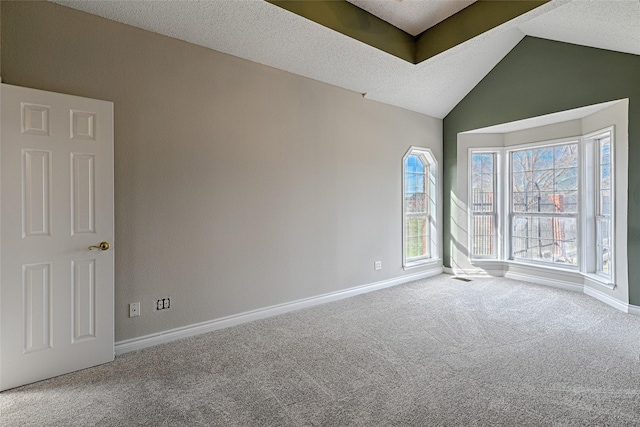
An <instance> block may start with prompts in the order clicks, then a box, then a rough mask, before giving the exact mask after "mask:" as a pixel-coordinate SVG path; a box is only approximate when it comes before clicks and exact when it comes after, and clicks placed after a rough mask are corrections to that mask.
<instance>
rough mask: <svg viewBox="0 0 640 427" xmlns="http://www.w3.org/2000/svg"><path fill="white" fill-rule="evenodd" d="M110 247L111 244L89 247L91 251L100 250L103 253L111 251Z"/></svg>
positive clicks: (104, 243)
mask: <svg viewBox="0 0 640 427" xmlns="http://www.w3.org/2000/svg"><path fill="white" fill-rule="evenodd" d="M109 247H110V246H109V242H102V243H100V244H99V245H97V246H89V250H90V251H91V250H93V249H100V250H101V251H107V250H109Z"/></svg>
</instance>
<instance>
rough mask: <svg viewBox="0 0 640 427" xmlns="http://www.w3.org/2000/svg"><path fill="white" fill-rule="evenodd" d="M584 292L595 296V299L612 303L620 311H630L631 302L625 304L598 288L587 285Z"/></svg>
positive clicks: (608, 303)
mask: <svg viewBox="0 0 640 427" xmlns="http://www.w3.org/2000/svg"><path fill="white" fill-rule="evenodd" d="M584 293H585V295H589V296H590V297H593V298H595V299H597V300H598V301H601V302H603V303H605V304H607V305H610V306H611V307H613V308H617V309H618V310H620V311H624V312H625V313H629V304H625V303H623V302H622V301H618V300H617V299H615V298H612V297H610V296H609V295H607V294H605V293H604V292H600V291H599V290H597V289H594V288H591V287H589V286H585V287H584Z"/></svg>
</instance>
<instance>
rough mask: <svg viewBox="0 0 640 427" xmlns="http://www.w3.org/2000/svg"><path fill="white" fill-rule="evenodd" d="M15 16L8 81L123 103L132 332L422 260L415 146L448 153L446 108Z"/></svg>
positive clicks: (120, 236) (262, 303)
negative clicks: (412, 106) (411, 162)
mask: <svg viewBox="0 0 640 427" xmlns="http://www.w3.org/2000/svg"><path fill="white" fill-rule="evenodd" d="M1 17H2V79H3V82H5V83H9V84H14V85H20V86H28V87H33V88H37V89H44V90H49V91H55V92H63V93H69V94H73V95H80V96H86V97H91V98H98V99H104V100H109V101H113V102H114V103H115V165H116V166H115V168H116V170H115V177H116V178H115V180H116V181H115V203H116V212H115V214H116V216H115V217H116V243H115V249H116V301H115V302H116V340H117V341H120V340H124V339H129V338H133V337H138V336H142V335H146V334H150V333H155V332H159V331H163V330H167V329H171V328H175V327H180V326H184V325H189V324H193V323H197V322H202V321H207V320H211V319H215V318H220V317H223V316H228V315H232V314H236V313H241V312H245V311H248V310H253V309H257V308H261V307H267V306H271V305H274V304H279V303H284V302H288V301H293V300H297V299H301V298H306V297H311V296H315V295H320V294H324V293H328V292H333V291H338V290H342V289H346V288H350V287H354V286H359V285H364V284H369V283H374V282H378V281H382V280H387V279H391V278H396V277H399V276H402V275H404V274H406V272H405V271H403V270H402V252H401V231H402V226H401V159H402V156H403V155H404V153H405V152H406V151H407V149H408V148H409V147H410V146H412V145H416V146H423V147H428V148H431V149H432V150H433V152H434V154H435V155H436V157H437V158H438V160H441V159H442V155H441V141H442V121H441V120H436V119H433V118H430V117H427V116H424V115H421V114H417V113H412V112H408V111H406V110H402V109H399V108H395V107H390V106H386V105H383V104H379V103H375V102H371V101H367V100H364V99H363V98H362V96H361V95H359V94H356V93H352V92H349V91H346V90H343V89H339V88H336V87H333V86H329V85H325V84H322V83H319V82H316V81H312V80H309V79H306V78H302V77H298V76H295V75H291V74H288V73H285V72H282V71H279V70H275V69H272V68H268V67H265V66H261V65H258V64H255V63H252V62H249V61H245V60H242V59H238V58H235V57H232V56H229V55H226V54H222V53H218V52H214V51H211V50H208V49H204V48H201V47H197V46H194V45H190V44H188V43H184V42H181V41H178V40H174V39H170V38H166V37H162V36H159V35H156V34H152V33H149V32H146V31H143V30H140V29H136V28H132V27H128V26H125V25H121V24H118V23H115V22H113V21H108V20H105V19H102V18H98V17H95V16H91V15H87V14H84V13H82V12H78V11H75V10H72V9H68V8H65V7H62V6H59V5H54V4H50V3H41V2H37V3H33V2H15V3H14V2H2V13H1ZM375 260H381V261H382V264H383V269H382V270H381V271H374V270H373V263H374V261H375ZM418 271H420V270H418ZM411 272H412V273H414V272H415V271H411ZM166 296H169V297H172V308H171V309H170V310H168V311H166V312H152V311H151V307H152V306H153V300H154V299H156V298H162V297H166ZM135 301H141V302H142V310H141V311H142V316H141V317H139V318H134V319H129V318H128V317H127V313H128V311H127V310H128V308H127V304H128V303H130V302H135Z"/></svg>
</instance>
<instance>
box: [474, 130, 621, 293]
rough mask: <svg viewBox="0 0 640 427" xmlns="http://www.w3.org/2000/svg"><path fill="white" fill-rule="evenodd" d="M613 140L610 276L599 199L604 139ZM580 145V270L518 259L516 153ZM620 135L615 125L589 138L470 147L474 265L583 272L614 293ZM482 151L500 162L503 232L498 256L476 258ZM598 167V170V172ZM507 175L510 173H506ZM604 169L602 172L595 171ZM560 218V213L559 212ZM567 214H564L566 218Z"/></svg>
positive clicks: (498, 180) (500, 225)
mask: <svg viewBox="0 0 640 427" xmlns="http://www.w3.org/2000/svg"><path fill="white" fill-rule="evenodd" d="M607 136H608V137H609V138H610V147H611V148H610V159H611V160H610V168H611V170H610V177H611V201H610V203H611V214H610V215H609V219H610V229H609V233H610V236H609V237H610V241H609V245H608V247H609V250H610V252H609V253H610V256H611V260H610V266H609V271H610V274H606V273H604V272H602V271H600V270H601V268H599V267H600V265H601V263H600V262H599V260H598V259H597V251H596V247H597V244H596V243H597V238H598V236H597V218H598V216H599V215H598V212H597V211H596V209H597V206H598V204H599V203H596V198H597V197H599V196H600V186H599V180H598V179H597V176H599V167H600V166H599V165H600V163H599V145H598V142H599V140H601V139H603V138H605V137H607ZM576 142H577V143H578V162H579V163H578V165H579V166H578V169H579V171H578V174H579V182H578V195H579V196H578V204H579V209H578V212H577V213H576V214H575V215H574V214H572V215H573V216H575V218H576V221H577V227H578V236H577V239H578V243H577V244H578V254H577V257H578V261H577V262H578V263H577V266H575V267H574V266H571V265H568V264H560V265H557V264H555V263H549V262H544V261H542V262H541V261H536V260H529V259H521V258H516V259H514V257H513V254H512V248H511V242H512V223H513V212H512V200H511V199H512V170H513V166H512V165H511V153H513V152H515V151H521V150H525V149H531V148H542V147H546V146H555V145H566V144H571V143H576ZM614 150H615V133H614V127H613V126H611V127H607V128H604V129H601V130H598V131H596V132H592V133H589V134H587V135H582V136H577V137H569V138H562V139H556V140H550V141H541V142H535V143H526V144H518V145H510V146H507V147H478V146H475V147H468V165H467V171H468V172H467V173H468V183H467V189H468V200H467V202H468V206H469V208H468V219H469V228H468V230H469V232H468V239H469V241H468V245H469V246H468V248H469V259H470V260H471V261H472V262H473V263H476V262H477V263H478V264H481V263H482V262H483V261H486V262H489V261H494V262H502V263H505V264H517V265H524V266H531V267H536V268H538V267H540V268H546V269H551V270H562V271H567V272H571V271H574V272H577V273H580V274H582V275H583V276H587V277H589V278H590V279H592V280H593V281H594V282H596V283H599V284H601V285H604V286H605V287H608V288H610V289H613V288H614V287H615V285H614V283H616V282H615V271H616V268H615V255H616V254H615V247H616V242H615V235H616V223H615V218H616V212H615V206H616V200H615V197H616V182H615V160H614V159H615V153H614ZM478 153H495V156H496V157H495V162H496V174H495V183H494V189H495V192H496V196H495V197H497V199H498V201H497V203H496V204H495V205H496V210H497V218H496V226H497V229H498V230H499V232H498V233H497V236H496V239H497V247H496V256H495V257H493V256H492V257H486V256H477V255H474V254H473V239H474V236H473V234H474V233H473V231H474V230H473V216H474V213H473V208H472V206H473V190H472V189H473V186H472V179H473V165H472V162H473V154H478ZM596 168H598V169H596ZM502 171H504V173H503V172H502ZM596 171H598V172H597V173H595V172H596ZM553 215H554V216H558V215H557V214H553ZM560 216H562V215H560Z"/></svg>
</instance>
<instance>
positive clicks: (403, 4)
mask: <svg viewBox="0 0 640 427" xmlns="http://www.w3.org/2000/svg"><path fill="white" fill-rule="evenodd" d="M347 1H348V2H349V3H352V4H354V5H356V6H358V7H359V8H360V9H364V10H366V11H367V12H369V13H370V14H372V15H375V16H377V17H378V18H380V19H382V20H384V21H387V22H388V23H389V24H391V25H394V26H396V27H398V28H400V29H401V30H402V31H404V32H405V33H409V34H411V35H412V36H417V35H418V34H420V33H422V32H423V31H424V30H426V29H427V28H431V27H433V26H434V25H436V24H437V23H438V22H440V21H444V20H445V19H446V18H448V17H450V16H451V15H453V14H454V13H457V12H460V11H461V10H462V9H464V8H465V7H467V6H469V5H470V4H471V3H474V2H475V1H476V0H455V1H453V0H347Z"/></svg>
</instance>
